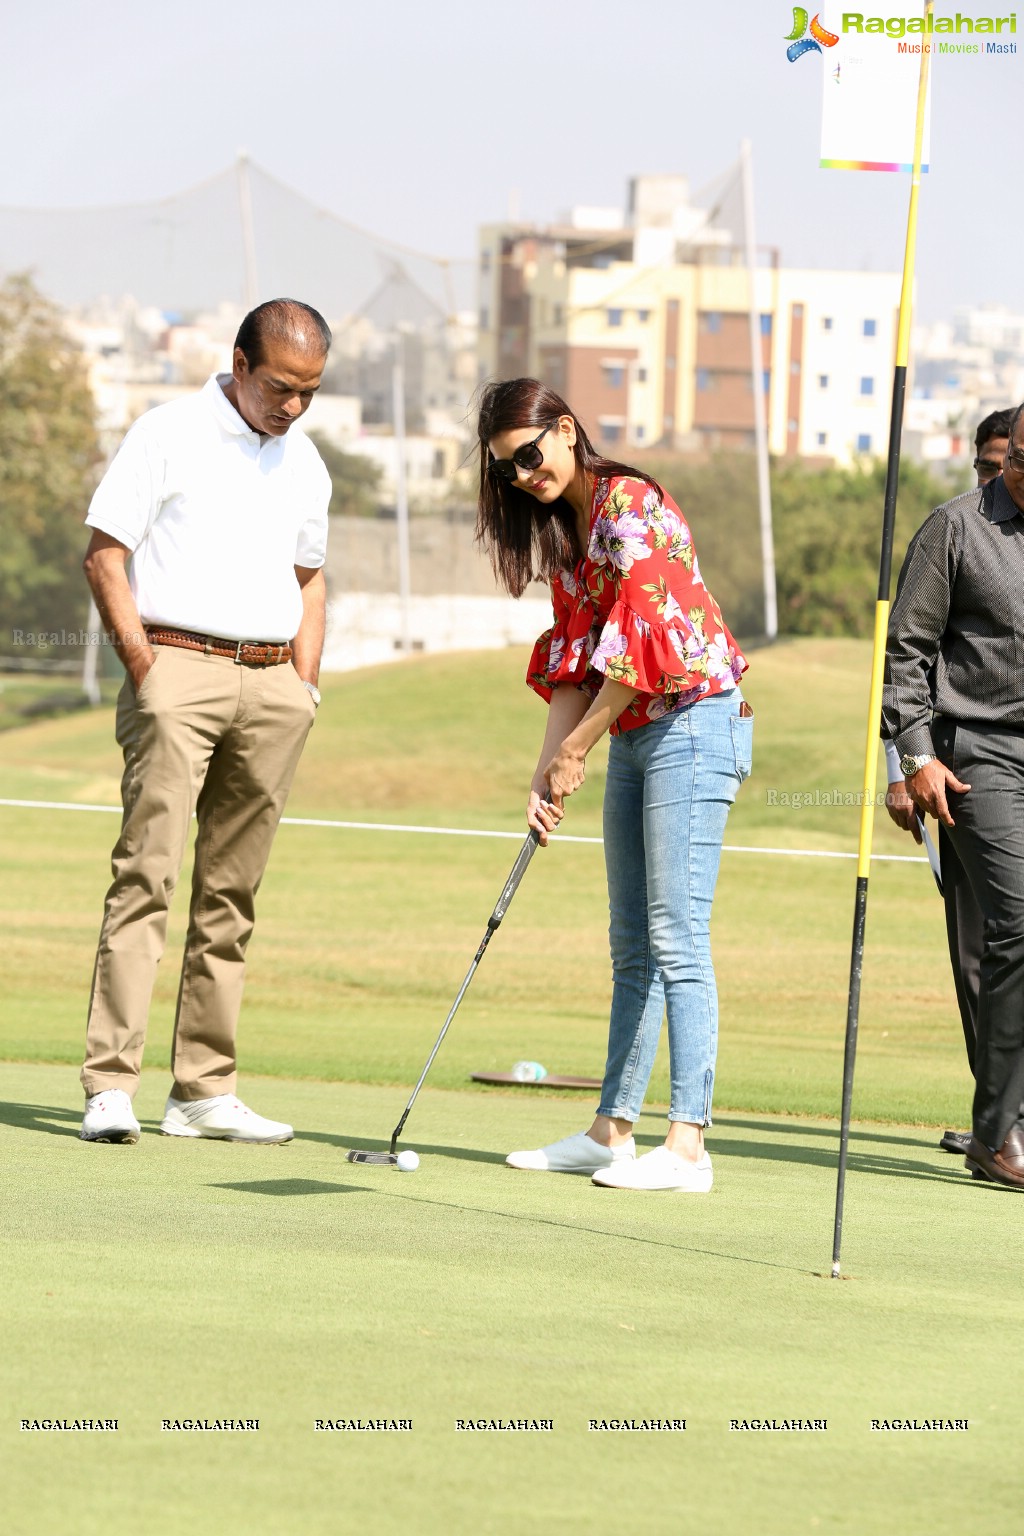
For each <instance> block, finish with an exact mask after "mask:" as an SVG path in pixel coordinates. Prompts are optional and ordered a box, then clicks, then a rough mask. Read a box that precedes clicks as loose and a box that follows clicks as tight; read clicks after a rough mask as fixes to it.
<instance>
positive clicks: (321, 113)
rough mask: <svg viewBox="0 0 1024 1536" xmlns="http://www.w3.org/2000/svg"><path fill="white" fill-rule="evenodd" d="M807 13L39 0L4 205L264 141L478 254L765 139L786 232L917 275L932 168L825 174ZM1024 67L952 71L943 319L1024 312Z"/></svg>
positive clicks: (788, 241)
mask: <svg viewBox="0 0 1024 1536" xmlns="http://www.w3.org/2000/svg"><path fill="white" fill-rule="evenodd" d="M811 9H812V11H813V9H814V7H813V6H811ZM876 9H878V10H879V12H880V13H881V14H885V15H889V14H894V15H896V14H901V15H918V14H920V12H921V9H922V7H921V5H920V3H915V0H903V3H900V0H887V3H886V5H885V6H884V7H883V6H881V5H879V6H878V7H876ZM956 9H957V6H956V5H955V4H954V5H947V4H945V3H944V0H939V3H938V5H937V7H936V14H938V15H951V14H953V13H954V12H955V11H956ZM960 9H961V10H962V11H963V12H964V14H969V15H975V14H978V15H980V14H993V15H994V14H996V13H997V11H993V10H992V9H991V8H984V9H982V8H981V7H980V5H979V6H978V7H975V8H974V9H970V8H967V7H965V4H964V0H960ZM999 9H1000V8H997V10H999ZM871 10H872V8H871V7H870V6H868V7H865V13H866V14H867V13H869V12H870V11H871ZM792 25H793V20H792V6H791V5H789V4H787V3H784V0H734V3H732V4H726V3H724V0H708V3H700V4H697V3H694V0H615V3H612V0H519V3H517V4H514V5H504V6H502V5H494V4H491V3H488V0H431V3H430V4H418V3H415V0H360V3H358V4H356V3H352V0H290V3H289V4H287V5H286V4H284V3H278V4H274V5H271V4H269V3H268V0H247V3H245V4H242V5H227V4H225V3H220V4H218V3H217V0H176V3H175V4H174V5H170V6H168V5H157V4H147V3H145V0H142V3H140V0H131V3H124V0H88V3H85V0H34V3H33V4H31V5H28V6H23V7H19V8H17V9H15V8H14V7H11V6H9V7H6V8H5V16H4V23H3V49H2V56H0V141H2V142H3V144H4V146H5V153H4V155H3V158H2V161H0V205H6V206H10V205H21V206H26V205H28V206H32V207H44V208H45V207H48V208H53V207H61V206H68V205H89V204H107V203H120V202H130V201H134V200H151V199H154V198H159V197H163V196H166V195H168V194H170V193H174V192H177V191H180V190H182V189H183V188H185V187H187V186H189V185H190V184H192V183H195V182H198V181H202V180H203V179H204V178H206V177H207V176H209V175H211V174H213V173H214V172H216V171H218V170H221V169H223V168H225V167H227V166H228V165H230V163H231V162H232V161H233V160H234V158H235V155H236V154H237V152H238V150H239V149H245V150H247V151H248V152H249V154H250V155H251V156H252V157H253V159H254V160H256V161H258V162H259V163H260V164H261V165H263V166H265V167H266V169H267V170H268V171H270V172H272V173H273V174H274V175H275V176H277V177H280V178H281V179H282V180H284V181H286V182H289V183H290V184H292V185H293V186H294V187H296V188H297V189H298V190H299V191H301V192H303V193H305V194H306V195H307V196H309V197H311V198H313V199H314V200H315V201H316V202H317V203H319V204H321V205H323V206H325V207H328V208H330V209H331V210H333V211H335V212H337V213H339V214H341V215H343V216H344V217H345V218H347V219H349V220H351V221H353V222H354V223H356V224H359V225H362V226H364V227H367V228H369V229H371V230H374V231H377V232H379V233H380V234H381V235H384V236H387V237H390V238H391V239H395V240H399V241H401V242H403V243H405V244H408V245H412V246H415V247H417V248H418V249H423V250H426V251H431V252H435V253H437V254H442V255H449V256H452V257H456V256H471V255H473V253H474V251H475V247H476V229H477V226H478V225H479V224H480V223H482V222H486V221H488V220H493V219H496V218H502V217H504V216H506V214H507V213H508V210H509V206H510V195H511V196H515V197H517V198H518V208H519V211H520V214H521V216H522V217H524V218H535V219H538V220H541V221H547V220H550V219H554V218H557V217H558V216H559V215H560V214H562V213H563V212H564V211H565V210H566V209H567V208H568V207H569V206H570V205H572V204H573V203H599V204H620V203H621V202H622V201H623V198H624V195H625V186H626V181H627V178H628V177H629V176H630V174H632V173H636V172H638V171H679V172H683V173H685V174H687V175H688V176H689V177H690V181H691V185H692V186H693V187H694V188H698V187H700V186H701V185H702V184H703V183H705V182H707V181H710V180H711V179H712V178H714V177H715V176H716V175H718V174H719V173H720V172H721V171H723V170H724V169H725V168H726V166H727V165H728V164H729V163H730V162H731V161H732V160H733V159H734V158H735V156H736V153H737V149H738V145H739V142H740V140H741V139H742V138H744V137H749V138H750V139H751V140H752V142H753V148H754V171H755V182H756V207H757V235H758V240H759V242H760V243H762V244H774V245H778V246H779V247H780V248H781V251H782V256H783V260H784V261H785V262H786V263H787V264H789V265H808V266H825V267H837V266H839V267H850V268H856V269H860V268H871V269H875V270H879V269H896V268H898V267H899V266H900V264H901V262H902V255H903V242H904V233H905V224H906V202H907V196H908V182H909V178H907V177H906V176H898V175H884V174H870V173H867V174H866V173H855V172H846V171H823V170H820V169H819V168H818V164H817V161H818V137H819V123H820V101H821V88H822V61H821V60H820V59H819V58H818V57H817V56H807V57H805V58H802V59H799V60H798V61H797V62H796V63H795V64H790V63H789V62H788V60H787V58H786V52H785V50H786V43H785V41H784V39H785V37H786V34H787V33H788V32H789V31H790V30H791V28H792ZM1014 41H1017V39H1014ZM1018 46H1019V47H1021V48H1024V19H1022V26H1021V34H1020V37H1019V43H1018ZM1021 62H1022V60H1021V54H1020V53H1018V54H1017V55H1016V56H1012V57H1010V58H984V57H975V58H956V59H948V58H943V59H940V60H937V61H936V69H935V78H934V93H933V120H932V171H931V174H930V175H929V176H928V177H926V178H925V182H924V187H923V191H922V197H921V214H920V231H919V253H918V309H917V317H918V318H921V319H935V318H940V317H942V316H945V315H948V314H951V312H952V310H953V308H954V306H955V305H958V304H975V303H986V302H987V303H997V304H1005V305H1008V306H1010V307H1011V308H1013V309H1016V310H1018V311H1019V310H1021V309H1024V294H1022V292H1021V280H1020V245H1021V236H1022V234H1024V207H1022V204H1021V202H1020V198H1019V196H1018V195H1017V194H1016V193H1015V192H1007V191H1006V190H1005V189H1006V188H1013V187H1015V186H1016V184H1017V181H1018V179H1019V178H1018V177H1017V176H1016V174H1015V172H1014V169H1013V168H1014V166H1015V164H1016V153H1015V151H1016V146H1017V143H1018V141H1019V127H1020V122H1021V105H1020V104H1021V102H1022V101H1024V89H1022V86H1024V72H1022V68H1021ZM1012 107H1015V108H1016V110H1015V111H1012V110H1011V108H1012ZM11 259H12V256H11V253H8V252H4V251H0V267H4V266H7V265H8V264H9V262H10V261H11Z"/></svg>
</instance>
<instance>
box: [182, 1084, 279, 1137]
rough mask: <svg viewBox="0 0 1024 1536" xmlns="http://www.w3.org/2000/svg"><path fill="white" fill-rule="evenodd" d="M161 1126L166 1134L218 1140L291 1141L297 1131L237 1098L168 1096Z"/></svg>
mask: <svg viewBox="0 0 1024 1536" xmlns="http://www.w3.org/2000/svg"><path fill="white" fill-rule="evenodd" d="M160 1129H161V1131H162V1132H163V1134H164V1135H165V1136H207V1137H210V1138H211V1139H213V1140H216V1141H261V1142H279V1141H291V1139H292V1137H293V1136H294V1134H295V1132H294V1131H293V1130H292V1128H291V1126H290V1125H285V1124H284V1122H283V1121H282V1120H265V1119H264V1117H263V1116H262V1115H258V1114H257V1113H256V1111H255V1110H253V1109H249V1108H248V1107H247V1106H246V1105H245V1104H243V1103H242V1101H241V1099H236V1098H235V1095H234V1094H233V1093H218V1094H217V1096H216V1097H215V1098H212V1099H168V1100H167V1108H166V1109H165V1110H164V1118H163V1120H162V1121H161V1122H160Z"/></svg>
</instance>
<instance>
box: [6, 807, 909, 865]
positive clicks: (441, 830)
mask: <svg viewBox="0 0 1024 1536" xmlns="http://www.w3.org/2000/svg"><path fill="white" fill-rule="evenodd" d="M0 806H8V807H11V808H13V809H15V810H25V811H100V812H102V813H104V814H106V815H109V816H120V814H121V807H120V806H119V805H81V804H78V803H76V802H74V801H70V800H2V799H0ZM281 825H282V826H284V827H333V828H336V829H339V830H341V831H345V832H416V833H424V834H428V835H433V836H434V837H505V838H513V839H514V840H515V841H516V842H520V841H521V840H522V837H523V834H522V833H521V832H490V831H477V830H475V829H472V828H466V827H413V826H405V825H402V824H400V823H397V822H380V821H325V820H320V819H318V818H314V817H308V816H282V817H281ZM552 842H553V843H591V844H594V845H595V846H597V847H599V848H600V847H602V846H603V844H604V838H603V837H573V836H572V835H571V834H569V833H564V832H557V833H555V835H554V837H553V838H552ZM722 851H723V853H768V854H772V855H774V856H775V857H777V858H785V859H856V858H857V854H855V853H838V852H834V851H832V850H830V849H826V848H747V847H743V846H740V845H739V844H736V843H723V844H722ZM871 861H872V863H878V864H882V863H885V864H927V863H928V860H927V859H926V858H922V857H919V856H915V855H914V854H906V853H873V854H872V855H871Z"/></svg>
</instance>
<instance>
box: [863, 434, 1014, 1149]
mask: <svg viewBox="0 0 1024 1536" xmlns="http://www.w3.org/2000/svg"><path fill="white" fill-rule="evenodd" d="M1012 419H1013V411H1012V409H1011V410H1008V411H992V412H991V413H990V414H989V415H988V416H986V417H985V419H984V421H981V422H979V423H978V429H977V431H976V433H975V435H974V447H975V450H976V452H975V457H974V469H975V471H976V473H977V476H978V486H979V488H980V487H981V486H983V485H987V484H988V482H989V481H990V480H994V479H995V478H996V476H997V475H1001V474H1002V472H1003V460H1004V458H1005V457H1006V450H1007V447H1008V446H1009V438H1010V423H1011V421H1012ZM883 746H884V747H885V760H886V765H887V770H888V783H889V788H888V790H887V792H886V796H885V808H886V810H887V811H888V812H889V815H890V817H891V818H892V820H893V821H894V822H895V823H896V825H897V826H898V827H902V828H903V830H904V831H905V832H909V833H911V835H912V836H913V837H914V839H915V841H916V842H918V843H920V842H921V834H920V832H919V831H918V827H917V806H916V805H915V804H914V802H913V800H912V799H911V798H910V795H909V794H908V793H907V786H906V783H905V781H904V778H903V770H902V768H901V767H900V754H899V752H898V751H897V749H896V747H895V746H894V745H893V743H892V742H891V741H885V742H883ZM939 862H940V868H941V871H942V901H943V906H944V907H945V912H946V939H947V942H948V945H949V959H950V964H951V965H952V967H953V986H954V988H955V991H956V1001H957V1007H958V1008H959V1010H960V1022H961V1025H962V1026H963V1032H964V1042H965V1044H966V1046H967V1064H968V1066H969V1067H970V1069H971V1076H972V1077H973V1076H974V1050H975V1043H976V1041H977V1038H978V992H979V989H980V987H981V955H982V950H983V949H984V947H985V937H984V919H983V918H982V915H981V908H980V907H979V906H978V903H977V900H976V898H975V895H974V892H973V890H972V889H971V882H970V881H969V880H968V878H967V874H966V871H965V870H964V867H963V865H962V864H961V863H960V860H959V859H958V858H957V856H956V851H955V849H954V848H953V845H952V843H951V842H950V839H949V833H948V832H947V830H946V828H945V827H944V826H943V825H942V824H941V822H940V824H939ZM970 1139H971V1133H970V1131H967V1132H966V1134H965V1133H964V1132H963V1131H946V1132H945V1133H944V1135H943V1137H942V1139H941V1141H940V1142H939V1146H940V1147H941V1148H942V1150H943V1151H944V1152H953V1153H959V1154H960V1155H961V1156H962V1155H963V1154H964V1153H965V1152H966V1151H967V1143H968V1142H969V1141H970Z"/></svg>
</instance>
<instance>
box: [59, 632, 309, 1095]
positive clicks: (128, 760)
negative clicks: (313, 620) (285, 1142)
mask: <svg viewBox="0 0 1024 1536" xmlns="http://www.w3.org/2000/svg"><path fill="white" fill-rule="evenodd" d="M155 649H156V661H155V663H154V665H153V666H152V668H151V669H150V671H149V672H147V674H146V676H145V678H144V680H143V683H142V686H141V688H140V689H139V690H138V693H137V694H136V691H135V688H134V687H133V685H132V683H131V681H130V679H128V678H126V679H125V683H124V686H123V688H122V689H121V693H120V696H119V698H118V704H117V740H118V743H119V745H120V747H121V750H122V752H123V754H124V765H125V766H124V777H123V779H122V781H121V795H122V800H123V803H124V817H123V820H122V823H121V836H120V838H119V839H118V842H117V845H116V847H115V848H114V852H113V856H112V860H111V864H112V870H113V876H114V880H113V884H112V885H111V887H110V890H109V891H108V892H107V899H106V905H105V908H104V913H103V925H102V927H101V929H100V939H99V947H98V949H97V953H96V967H95V971H94V975H93V985H92V997H91V1000H90V1004H89V1023H88V1030H87V1040H86V1057H85V1065H84V1067H83V1068H82V1084H83V1087H84V1088H85V1091H86V1093H87V1094H93V1093H100V1092H102V1090H103V1089H106V1088H123V1089H124V1090H125V1091H126V1092H127V1093H130V1094H133V1093H134V1092H135V1088H136V1086H137V1084H138V1078H139V1072H140V1070H141V1067H142V1052H143V1046H144V1044H145V1039H146V1023H147V1019H148V1015H149V1005H150V999H151V997H152V992H153V984H154V982H155V980H156V971H157V966H158V965H159V963H160V959H161V956H162V955H163V951H164V945H165V942H166V937H167V911H168V907H169V904H170V900H171V897H172V895H173V893H174V888H175V885H176V884H177V880H178V875H179V873H180V871H181V865H182V861H183V859H184V856H185V851H186V848H187V845H188V837H189V831H190V826H191V821H192V815H193V812H194V813H195V814H196V816H197V819H198V833H197V836H196V849H195V868H194V873H193V878H192V902H191V906H190V908H189V923H188V936H187V938H186V941H185V956H184V962H183V964H182V968H181V985H180V988H179V991H178V1006H177V1013H176V1016H175V1023H174V1044H173V1048H172V1058H171V1066H172V1071H173V1073H174V1088H173V1090H172V1092H173V1095H174V1097H175V1098H177V1099H202V1098H210V1097H212V1096H213V1095H215V1094H219V1093H233V1092H234V1091H235V1031H236V1027H237V1023H238V1013H239V1009H240V1007H241V1002H242V984H243V980H244V976H245V951H246V946H247V945H248V942H249V938H250V936H251V934H252V929H253V921H254V906H255V896H256V892H257V890H258V889H259V885H260V881H261V879H262V877H263V871H264V869H265V868H266V863H267V859H268V857H269V855H270V847H271V843H272V842H273V840H274V833H275V832H276V830H277V825H278V822H279V821H280V819H281V813H282V811H283V810H284V803H285V800H286V798H287V795H288V790H289V788H290V786H291V782H292V778H293V776H294V774H295V769H296V767H297V765H298V761H299V757H300V756H301V754H302V748H303V746H304V745H305V741H306V737H307V735H308V734H309V729H310V726H311V725H312V724H313V718H314V715H315V713H316V710H315V706H314V704H313V700H312V698H311V696H310V694H309V691H308V690H307V689H306V688H305V687H304V686H303V684H302V681H301V679H300V678H299V675H298V673H297V672H296V671H295V668H294V667H293V666H291V665H290V664H288V663H285V664H284V665H283V666H276V667H245V666H237V665H236V664H235V663H234V662H233V661H232V660H231V659H230V658H228V657H224V656H207V655H205V654H203V653H202V652H199V651H186V650H182V649H180V648H177V647H171V646H158V647H156V648H155Z"/></svg>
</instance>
